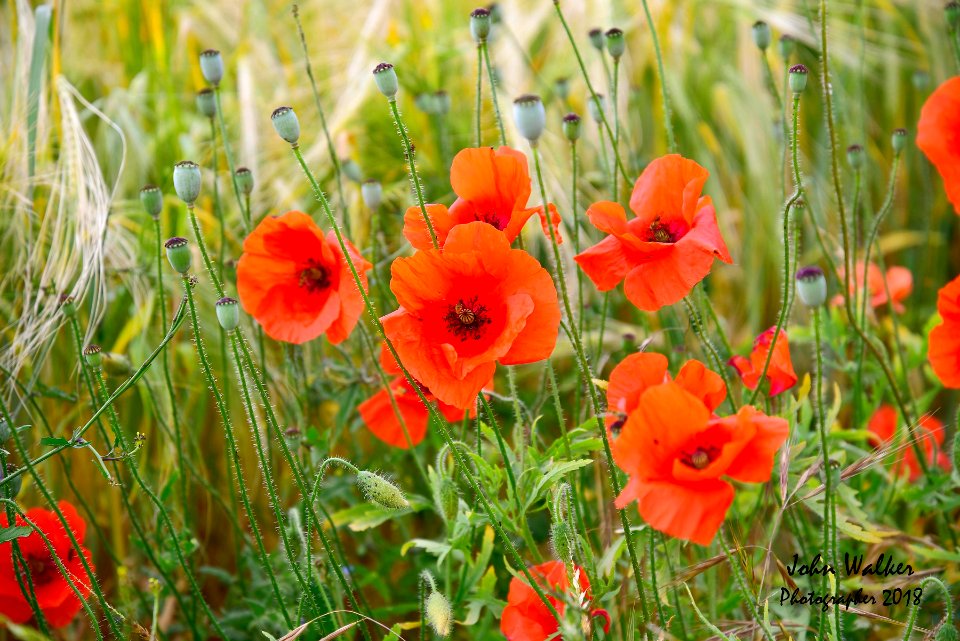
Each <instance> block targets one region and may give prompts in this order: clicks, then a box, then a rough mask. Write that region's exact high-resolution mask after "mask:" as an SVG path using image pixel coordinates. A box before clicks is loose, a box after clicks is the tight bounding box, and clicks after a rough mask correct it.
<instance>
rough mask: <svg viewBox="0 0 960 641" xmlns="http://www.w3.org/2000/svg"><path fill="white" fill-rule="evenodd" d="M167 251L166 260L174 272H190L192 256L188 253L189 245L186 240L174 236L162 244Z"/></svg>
mask: <svg viewBox="0 0 960 641" xmlns="http://www.w3.org/2000/svg"><path fill="white" fill-rule="evenodd" d="M163 246H164V247H165V248H166V250H167V260H168V261H170V266H171V267H173V269H174V271H176V272H177V273H180V274H187V272H189V271H190V264H191V263H192V262H193V256H192V255H191V253H190V243H189V242H187V239H186V238H181V237H180V236H175V237H173V238H170V239H169V240H167V242H165V243H164V244H163Z"/></svg>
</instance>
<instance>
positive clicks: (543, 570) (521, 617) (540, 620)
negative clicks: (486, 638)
mask: <svg viewBox="0 0 960 641" xmlns="http://www.w3.org/2000/svg"><path fill="white" fill-rule="evenodd" d="M573 567H574V573H575V575H576V583H577V585H576V586H571V585H570V577H569V575H568V574H567V568H566V566H565V565H564V564H563V563H562V562H560V561H548V562H546V563H541V564H540V565H535V566H534V567H532V568H529V570H530V574H531V576H533V578H534V580H535V581H536V582H537V584H538V585H539V586H540V587H541V588H542V590H543V592H544V593H545V594H546V595H547V599H548V600H549V601H550V603H551V604H552V605H553V607H554V609H556V611H557V614H559V615H560V616H561V617H562V616H563V615H564V613H565V612H566V607H567V603H566V600H564V599H560V598H557V596H554V595H558V594H559V595H563V594H564V593H566V594H567V595H568V597H569V599H571V600H573V601H575V602H579V603H581V604H583V605H585V607H584V609H585V610H588V611H589V613H590V618H591V619H592V618H593V617H601V618H603V619H605V620H606V621H605V623H604V628H603V629H604V632H609V631H610V617H609V615H608V614H607V613H606V611H605V610H599V609H598V610H589V606H590V599H591V598H592V597H591V596H590V581H589V579H587V574H586V572H584V571H583V568H581V567H580V566H579V565H576V564H574V566H573ZM558 629H559V625H558V623H557V620H556V619H555V618H553V615H552V614H551V613H550V610H549V609H547V606H546V605H544V603H543V601H541V600H540V597H539V596H537V593H536V591H535V590H534V589H533V588H532V587H530V585H528V584H527V582H526V581H525V580H524V579H522V578H518V577H514V578H513V579H511V580H510V591H509V592H508V593H507V607H505V608H504V609H503V614H502V615H501V617H500V631H501V632H502V633H503V635H504V636H505V637H507V641H545V640H546V639H547V638H548V637H553V636H554V635H555V634H556V633H557V631H558ZM556 638H559V637H556Z"/></svg>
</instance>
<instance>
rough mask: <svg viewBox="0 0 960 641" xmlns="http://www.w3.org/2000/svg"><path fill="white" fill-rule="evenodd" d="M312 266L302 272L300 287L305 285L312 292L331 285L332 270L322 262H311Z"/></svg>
mask: <svg viewBox="0 0 960 641" xmlns="http://www.w3.org/2000/svg"><path fill="white" fill-rule="evenodd" d="M309 265H310V266H309V267H307V268H306V269H304V270H303V271H302V272H300V287H305V288H306V289H307V291H308V292H310V293H311V294H312V293H314V292H316V291H320V290H323V289H326V288H328V287H330V272H329V271H327V268H326V267H324V266H323V265H321V264H320V263H316V262H314V263H310V264H309Z"/></svg>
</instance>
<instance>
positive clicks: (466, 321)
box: [443, 296, 490, 340]
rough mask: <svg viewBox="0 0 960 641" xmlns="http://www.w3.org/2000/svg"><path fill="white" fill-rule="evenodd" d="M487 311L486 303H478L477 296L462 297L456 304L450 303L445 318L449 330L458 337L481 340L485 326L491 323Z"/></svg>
mask: <svg viewBox="0 0 960 641" xmlns="http://www.w3.org/2000/svg"><path fill="white" fill-rule="evenodd" d="M486 311H487V307H486V305H478V304H477V297H476V296H474V297H473V298H471V299H469V300H466V301H464V300H463V299H462V298H461V299H460V300H458V301H457V303H456V304H455V305H450V307H449V309H448V310H447V313H446V314H445V315H444V317H443V320H444V322H446V324H447V331H449V332H450V333H452V334H453V335H455V336H456V337H457V338H461V339H464V338H468V337H469V338H472V339H473V340H479V339H480V337H481V336H483V332H482V331H481V330H482V329H483V326H484V325H489V324H490V319H489V318H488V317H487V316H486Z"/></svg>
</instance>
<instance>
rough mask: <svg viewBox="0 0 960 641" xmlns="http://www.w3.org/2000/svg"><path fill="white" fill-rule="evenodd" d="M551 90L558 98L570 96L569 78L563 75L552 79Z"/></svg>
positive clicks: (563, 98)
mask: <svg viewBox="0 0 960 641" xmlns="http://www.w3.org/2000/svg"><path fill="white" fill-rule="evenodd" d="M553 92H554V93H555V94H557V98H559V99H560V100H566V99H567V98H568V97H569V96H570V80H569V79H568V78H565V77H564V78H557V79H556V80H554V81H553Z"/></svg>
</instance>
